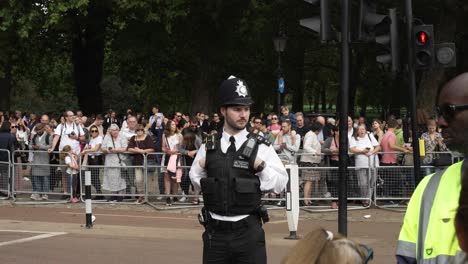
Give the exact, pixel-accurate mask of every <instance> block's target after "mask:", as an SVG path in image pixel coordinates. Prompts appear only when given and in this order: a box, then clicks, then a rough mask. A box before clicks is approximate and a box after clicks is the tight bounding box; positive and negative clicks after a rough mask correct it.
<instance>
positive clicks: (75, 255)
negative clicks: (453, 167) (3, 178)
mask: <svg viewBox="0 0 468 264" xmlns="http://www.w3.org/2000/svg"><path fill="white" fill-rule="evenodd" d="M84 212H85V211H84V205H83V204H56V205H11V204H10V202H9V201H0V263H19V264H23V263H24V264H26V263H28V264H29V263H48V264H49V263H70V264H73V263H77V264H78V263H80V264H82V263H100V264H101V263H102V264H106V263H112V264H115V263H152V264H154V263H178V264H184V263H201V257H202V255H201V252H202V242H201V234H202V232H203V229H202V227H201V226H200V225H199V224H198V222H197V220H196V213H197V210H196V209H178V210H171V211H169V210H164V211H158V210H155V209H154V208H152V207H149V206H147V205H120V204H119V205H94V209H93V213H94V215H95V216H96V217H97V220H96V222H95V224H94V227H93V228H92V229H86V228H85V215H84ZM364 215H371V217H370V218H369V219H366V218H363V216H364ZM402 218H403V214H402V213H398V212H391V211H385V210H380V209H369V210H359V211H349V214H348V219H349V223H348V235H349V237H350V238H352V239H354V240H356V241H358V242H360V243H365V244H368V245H370V246H371V247H372V248H373V249H374V252H375V257H374V261H373V263H383V264H386V263H395V260H394V259H395V258H394V252H395V246H396V240H397V237H398V232H399V228H400V226H401V222H402ZM319 226H322V227H325V228H327V229H329V230H332V231H336V230H337V226H338V224H337V213H336V212H328V213H309V212H304V211H301V219H300V222H299V230H298V233H299V234H302V235H304V234H306V233H307V232H308V231H310V230H312V229H314V228H316V227H319ZM265 231H266V236H267V254H268V263H280V261H281V259H282V258H283V257H284V256H285V255H287V254H288V251H289V249H290V248H291V247H292V246H293V245H294V243H295V241H291V240H286V239H284V237H285V236H287V235H288V234H289V231H288V226H287V222H286V217H285V212H284V210H274V211H271V223H268V224H266V225H265ZM311 247H313V245H311Z"/></svg>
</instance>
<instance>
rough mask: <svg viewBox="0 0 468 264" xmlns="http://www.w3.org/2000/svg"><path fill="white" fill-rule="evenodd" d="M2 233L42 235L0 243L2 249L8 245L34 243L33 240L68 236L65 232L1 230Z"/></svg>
mask: <svg viewBox="0 0 468 264" xmlns="http://www.w3.org/2000/svg"><path fill="white" fill-rule="evenodd" d="M0 232H12V233H33V234H41V235H37V236H33V237H27V238H21V239H16V240H11V241H6V242H0V247H2V246H7V245H13V244H19V243H25V242H29V241H33V240H38V239H44V238H49V237H54V236H61V235H66V234H67V233H65V232H40V231H27V230H0Z"/></svg>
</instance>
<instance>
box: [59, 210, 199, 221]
mask: <svg viewBox="0 0 468 264" xmlns="http://www.w3.org/2000/svg"><path fill="white" fill-rule="evenodd" d="M60 213H61V214H80V213H73V212H60ZM93 215H96V216H118V217H129V218H148V219H170V220H188V221H194V220H196V219H195V218H183V217H167V216H144V215H120V214H93Z"/></svg>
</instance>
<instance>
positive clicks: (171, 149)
mask: <svg viewBox="0 0 468 264" xmlns="http://www.w3.org/2000/svg"><path fill="white" fill-rule="evenodd" d="M280 112H281V114H279V115H278V114H276V113H273V112H271V113H269V114H263V113H259V114H254V115H252V116H251V118H250V122H249V123H248V124H247V128H248V130H249V131H250V132H251V133H258V134H260V135H262V136H263V137H264V138H265V139H266V140H267V141H268V142H270V143H271V144H272V145H273V147H274V149H275V150H276V151H277V153H278V154H279V155H280V158H281V160H282V161H283V163H284V164H288V163H299V165H300V166H301V167H304V168H307V169H303V170H301V173H300V176H301V180H302V182H303V183H304V188H303V190H304V199H303V201H301V203H302V204H303V205H305V206H308V205H316V204H317V202H315V201H313V199H312V198H313V197H317V196H325V197H331V196H333V197H336V196H337V186H338V175H337V173H330V172H328V173H323V172H320V171H319V170H314V169H313V167H319V166H320V167H337V166H338V162H339V158H338V149H339V129H338V122H339V120H335V119H334V118H333V117H328V118H326V117H324V116H320V115H317V116H314V117H313V118H309V117H308V116H305V115H304V114H303V113H301V112H297V113H291V112H290V111H289V108H288V107H287V106H282V107H281V111H280ZM38 117H39V118H38ZM347 124H348V140H349V153H350V155H349V157H350V158H349V162H350V164H349V165H351V166H355V168H356V171H355V172H353V173H351V177H350V184H351V185H352V186H353V187H352V188H351V191H353V192H354V194H353V195H355V196H357V197H370V195H371V194H372V191H373V190H372V189H371V187H372V186H374V183H375V181H376V180H377V179H376V178H380V180H381V181H382V182H386V187H385V189H384V192H385V194H386V195H390V193H391V192H398V190H400V189H401V187H402V186H401V185H411V184H414V181H413V179H412V175H408V176H407V177H406V178H407V180H406V181H405V182H400V183H399V182H398V181H396V180H394V179H391V177H394V175H391V174H388V175H386V174H385V173H383V174H382V175H380V176H381V177H378V176H377V175H376V173H374V172H372V171H371V172H369V170H368V168H369V167H374V166H376V165H377V166H398V165H412V154H411V153H412V149H411V146H410V145H411V140H412V138H411V132H410V131H409V132H408V131H405V132H404V131H403V128H404V126H403V121H402V120H401V119H395V118H394V117H390V118H389V120H388V121H387V122H384V123H382V122H381V121H380V120H378V119H374V120H372V122H371V123H369V124H368V122H367V120H366V119H365V118H364V117H362V116H361V117H359V118H356V119H354V120H353V119H352V118H351V117H349V118H348V120H347ZM0 125H1V127H2V132H3V133H10V134H12V135H14V137H13V138H12V144H11V146H10V148H7V149H10V150H11V151H14V150H23V151H24V152H20V153H18V155H17V157H14V159H17V160H18V161H21V162H23V163H25V164H26V163H30V164H34V165H40V164H59V165H66V166H68V168H67V169H65V170H64V171H63V172H61V171H60V169H58V170H59V171H58V172H57V170H56V168H53V169H50V170H49V168H46V167H43V166H42V167H41V166H31V169H30V170H29V171H28V172H29V175H30V179H31V180H32V188H33V191H34V193H33V194H32V195H31V199H33V200H47V199H48V195H47V192H49V190H50V189H51V188H54V186H55V185H57V182H60V181H61V183H62V186H63V191H64V193H67V194H68V193H70V194H71V198H70V199H71V201H72V202H78V201H79V193H80V187H81V183H80V182H79V177H77V175H78V172H79V171H78V167H77V164H80V163H82V165H83V166H85V165H91V166H105V170H104V173H102V172H100V169H99V168H93V167H90V170H91V171H92V184H93V186H94V189H95V191H96V193H97V194H98V195H97V196H96V197H95V198H96V199H104V198H105V197H104V196H103V195H102V193H103V190H106V191H108V192H111V193H114V194H118V195H116V196H112V197H108V199H109V200H112V201H114V200H116V201H121V200H122V199H123V198H124V196H123V194H135V193H136V194H135V195H136V197H135V199H136V201H137V202H139V203H142V202H144V197H143V195H142V193H143V190H144V182H143V179H144V175H143V171H142V168H135V169H134V170H130V169H127V170H122V169H121V168H119V167H121V166H137V167H138V166H142V165H143V163H144V159H143V155H141V154H147V153H163V154H164V155H156V154H153V155H149V156H148V160H147V162H148V164H151V165H154V166H163V169H162V171H161V172H160V173H159V175H157V176H156V178H157V180H156V181H157V182H158V189H159V190H158V191H159V193H160V194H163V195H165V197H166V198H165V199H166V204H167V205H171V204H172V203H173V202H174V201H178V200H179V199H182V201H185V200H186V198H185V197H184V195H186V194H189V192H190V189H192V193H193V194H195V198H193V200H192V202H193V204H198V203H199V198H198V194H199V190H196V189H195V188H193V186H192V185H191V183H190V179H189V177H188V169H182V168H183V167H184V166H185V167H188V166H190V165H191V164H192V162H193V160H194V158H195V155H196V152H197V150H198V148H200V146H201V145H202V142H203V140H204V139H205V138H206V137H207V136H209V135H214V134H220V133H221V132H222V129H223V120H222V118H221V117H220V114H219V113H213V114H212V115H211V116H209V115H208V114H205V113H201V112H200V113H196V115H195V116H190V114H187V113H186V114H183V113H182V112H175V113H174V114H171V115H168V116H166V115H164V114H163V113H162V112H160V110H159V107H158V106H154V107H153V108H152V110H151V114H150V115H146V114H142V113H139V112H138V113H137V112H134V111H133V110H132V109H128V110H127V111H126V113H125V114H124V115H122V116H118V115H117V113H116V112H115V111H112V110H110V111H108V112H107V113H106V114H105V115H100V114H97V115H91V116H90V117H88V116H86V115H84V114H83V112H82V111H80V110H78V111H76V114H75V113H74V112H72V111H66V112H65V113H64V114H63V115H62V116H61V117H60V118H57V119H56V118H51V117H49V116H48V115H47V114H43V115H40V116H38V115H36V114H33V113H31V114H29V115H28V114H26V113H23V112H21V111H15V112H13V113H8V112H0ZM404 135H406V136H405V137H404ZM420 138H421V139H423V140H424V141H425V152H426V156H425V157H424V159H423V164H424V165H433V164H434V160H435V158H436V156H435V155H434V154H433V152H437V151H448V149H447V147H446V146H445V144H444V141H443V138H442V137H441V134H440V133H439V131H437V127H436V123H435V121H434V120H432V119H429V120H428V121H427V130H426V131H424V132H423V133H422V135H421V137H420ZM28 150H34V152H28ZM41 150H42V151H47V152H48V153H44V152H40V151H41ZM36 151H38V152H36ZM58 152H64V153H62V156H60V155H58V154H57V153H58ZM379 152H383V154H379ZM387 152H393V153H387ZM395 152H401V153H400V154H397V153H395ZM18 168H19V169H18V170H22V167H21V166H19V167H18ZM166 168H167V169H166ZM24 169H26V167H25V168H24ZM19 175H23V174H21V173H20V174H19ZM51 177H53V178H54V179H51ZM3 181H5V179H3ZM16 184H17V186H16V188H17V189H18V188H21V180H18V181H17V182H16ZM41 193H42V195H41ZM179 193H182V196H181V197H179V198H178V197H171V194H172V195H177V194H179ZM266 196H267V197H268V196H270V197H271V194H266ZM278 205H281V202H278ZM363 205H364V206H368V205H369V204H368V201H363ZM331 207H332V208H337V207H338V205H337V203H336V202H335V201H333V202H332V203H331Z"/></svg>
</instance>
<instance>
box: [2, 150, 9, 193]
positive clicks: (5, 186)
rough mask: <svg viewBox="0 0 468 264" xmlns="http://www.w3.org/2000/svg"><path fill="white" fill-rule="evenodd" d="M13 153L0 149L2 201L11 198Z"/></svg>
mask: <svg viewBox="0 0 468 264" xmlns="http://www.w3.org/2000/svg"><path fill="white" fill-rule="evenodd" d="M10 179H11V153H10V151H9V150H7V149H0V199H8V198H9V197H10Z"/></svg>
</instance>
